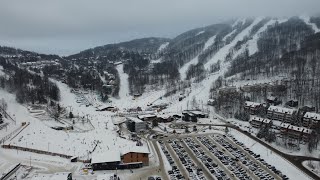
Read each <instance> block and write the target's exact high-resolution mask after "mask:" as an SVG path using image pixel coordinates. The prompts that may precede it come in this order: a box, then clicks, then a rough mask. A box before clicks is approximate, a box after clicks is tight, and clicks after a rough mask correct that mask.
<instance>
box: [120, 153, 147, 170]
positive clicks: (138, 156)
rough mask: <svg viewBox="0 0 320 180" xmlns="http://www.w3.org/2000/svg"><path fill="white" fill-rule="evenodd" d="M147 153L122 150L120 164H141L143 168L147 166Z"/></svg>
mask: <svg viewBox="0 0 320 180" xmlns="http://www.w3.org/2000/svg"><path fill="white" fill-rule="evenodd" d="M149 153H150V152H149V151H148V150H143V149H139V150H138V149H136V150H135V149H128V150H123V152H122V153H121V154H122V155H121V161H122V163H139V162H142V164H143V166H148V165H149Z"/></svg>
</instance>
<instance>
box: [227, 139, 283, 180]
mask: <svg viewBox="0 0 320 180" xmlns="http://www.w3.org/2000/svg"><path fill="white" fill-rule="evenodd" d="M224 139H225V140H227V141H228V142H229V143H231V144H232V145H234V146H235V147H237V148H238V149H240V150H241V151H242V152H244V153H245V154H246V155H247V157H249V159H251V160H252V161H254V162H255V163H257V164H259V165H260V167H261V168H262V169H263V170H265V171H266V172H268V173H269V174H270V175H271V176H272V177H274V178H275V179H277V180H281V178H280V177H279V176H278V175H277V174H275V173H274V172H272V171H271V170H270V169H268V168H267V167H266V166H265V165H263V164H262V163H261V162H260V161H257V160H256V159H255V158H254V157H253V156H252V155H251V154H249V153H248V152H247V151H245V150H244V149H243V148H242V147H241V146H239V145H238V144H236V143H235V142H234V141H233V140H232V139H230V138H227V137H226V138H224ZM256 143H257V142H256Z"/></svg>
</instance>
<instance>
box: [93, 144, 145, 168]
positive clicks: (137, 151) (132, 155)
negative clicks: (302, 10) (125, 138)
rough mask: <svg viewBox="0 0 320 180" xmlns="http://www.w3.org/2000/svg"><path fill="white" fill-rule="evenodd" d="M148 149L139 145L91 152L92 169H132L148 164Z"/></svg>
mask: <svg viewBox="0 0 320 180" xmlns="http://www.w3.org/2000/svg"><path fill="white" fill-rule="evenodd" d="M149 153H150V152H149V150H148V149H146V148H141V147H130V148H123V149H121V150H109V151H105V152H103V153H99V154H98V153H93V154H92V159H91V164H92V169H93V170H94V171H97V170H115V169H134V168H140V167H143V166H148V165H149Z"/></svg>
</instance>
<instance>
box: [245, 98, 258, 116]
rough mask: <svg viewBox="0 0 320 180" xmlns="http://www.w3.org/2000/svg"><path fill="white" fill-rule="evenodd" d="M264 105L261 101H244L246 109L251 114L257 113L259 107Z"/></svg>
mask: <svg viewBox="0 0 320 180" xmlns="http://www.w3.org/2000/svg"><path fill="white" fill-rule="evenodd" d="M261 107H262V104H261V103H257V102H251V101H246V102H245V103H244V109H245V111H247V112H248V113H250V114H251V115H254V114H257V112H258V110H259V108H261Z"/></svg>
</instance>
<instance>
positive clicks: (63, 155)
mask: <svg viewBox="0 0 320 180" xmlns="http://www.w3.org/2000/svg"><path fill="white" fill-rule="evenodd" d="M2 148H5V149H17V150H20V151H28V152H33V153H38V154H45V155H50V156H60V157H63V158H67V159H70V158H71V157H72V156H70V155H65V154H60V153H54V152H48V151H42V150H38V149H31V148H26V147H20V146H13V145H10V144H9V145H2Z"/></svg>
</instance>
